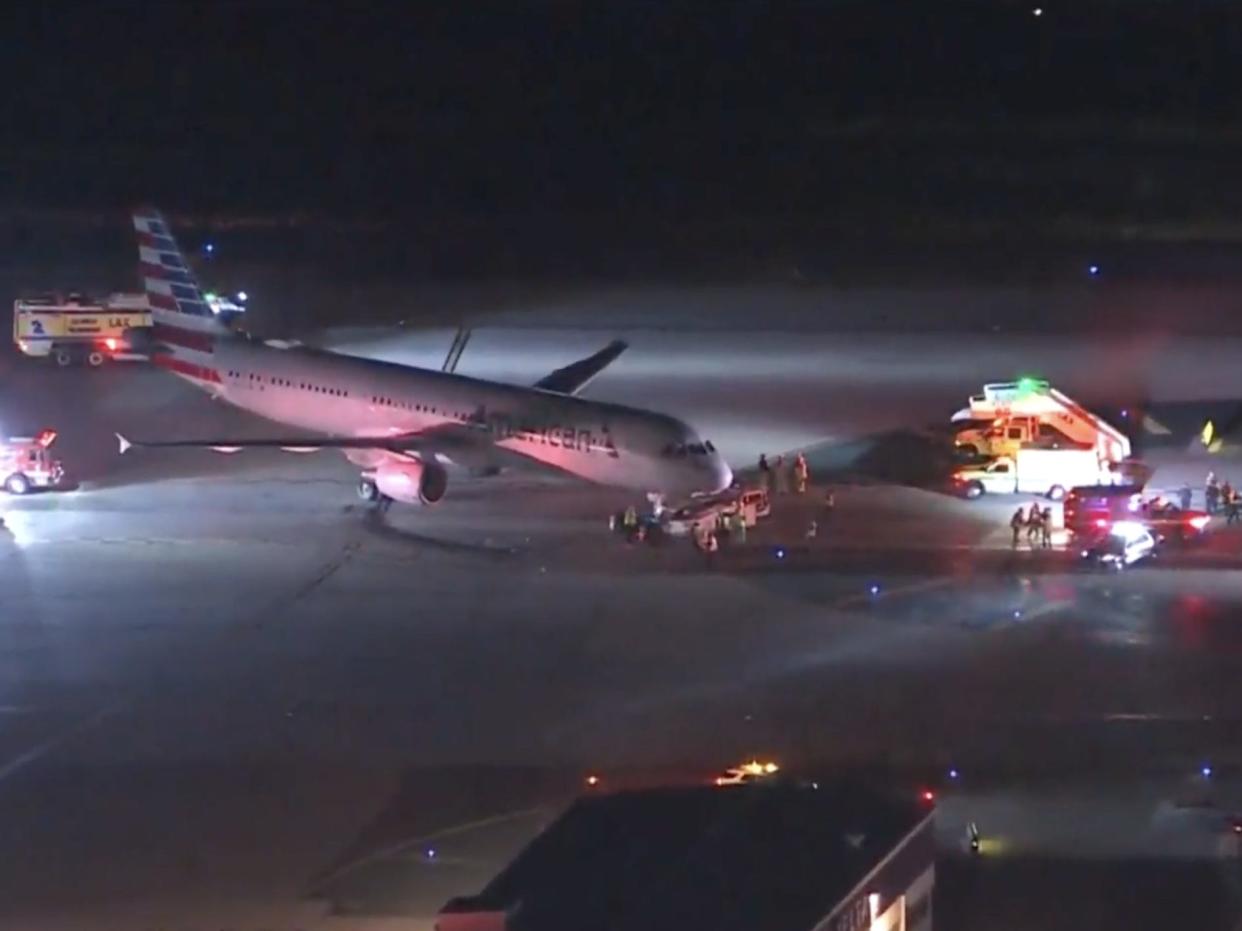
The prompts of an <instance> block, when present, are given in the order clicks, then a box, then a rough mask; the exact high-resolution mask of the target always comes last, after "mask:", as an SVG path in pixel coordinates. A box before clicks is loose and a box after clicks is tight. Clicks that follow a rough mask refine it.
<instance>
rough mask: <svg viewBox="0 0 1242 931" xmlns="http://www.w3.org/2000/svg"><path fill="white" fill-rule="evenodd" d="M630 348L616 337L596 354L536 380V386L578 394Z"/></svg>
mask: <svg viewBox="0 0 1242 931" xmlns="http://www.w3.org/2000/svg"><path fill="white" fill-rule="evenodd" d="M628 348H629V344H628V343H626V342H625V341H624V340H620V339H615V340H613V341H612V342H611V343H609V344H608V345H607V346H605V347H604V348H603V349H601V350H600V351H599V352H597V353H595V355H593V356H587V357H586V358H585V359H579V360H578V361H577V362H574V363H571V364H570V365H567V366H565V367H564V368H561V369H557V370H556V371H555V372H553V373H552V374H550V375H546V376H544V377H543V378H541V379H539V381H537V382H535V387H536V388H542V389H543V390H544V391H555V392H558V393H559V394H577V393H578V392H579V391H581V390H582V389H583V388H585V387H586V386H587V385H588V384H590V383H591V380H592V379H593V378H595V376H596V375H598V374H599V373H600V372H602V371H603V370H604V369H606V368H607V367H608V366H609V365H611V364H612V363H613V362H615V361H616V360H617V357H618V356H619V355H621V353H623V352H625V350H626V349H628Z"/></svg>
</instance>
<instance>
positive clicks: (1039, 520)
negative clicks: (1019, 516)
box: [1026, 504, 1044, 549]
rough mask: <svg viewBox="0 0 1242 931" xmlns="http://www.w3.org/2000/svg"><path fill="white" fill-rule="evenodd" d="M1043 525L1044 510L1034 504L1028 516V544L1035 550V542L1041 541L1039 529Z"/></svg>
mask: <svg viewBox="0 0 1242 931" xmlns="http://www.w3.org/2000/svg"><path fill="white" fill-rule="evenodd" d="M1043 523H1044V512H1043V509H1042V508H1040V506H1039V505H1038V504H1032V505H1031V509H1030V511H1028V512H1027V515H1026V542H1027V545H1028V546H1030V547H1031V549H1034V548H1035V542H1036V541H1037V540H1038V539H1039V528H1040V527H1042V526H1043Z"/></svg>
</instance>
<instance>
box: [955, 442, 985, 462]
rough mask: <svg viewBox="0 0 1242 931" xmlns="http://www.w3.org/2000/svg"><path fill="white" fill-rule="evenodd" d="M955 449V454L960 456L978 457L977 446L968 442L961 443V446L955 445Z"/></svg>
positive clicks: (966, 457) (965, 457)
mask: <svg viewBox="0 0 1242 931" xmlns="http://www.w3.org/2000/svg"><path fill="white" fill-rule="evenodd" d="M956 450H957V454H958V455H959V456H961V457H962V458H963V459H978V458H979V450H978V448H977V447H975V446H974V445H972V444H970V443H963V444H962V445H961V446H958V447H956Z"/></svg>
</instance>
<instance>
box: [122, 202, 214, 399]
mask: <svg viewBox="0 0 1242 931" xmlns="http://www.w3.org/2000/svg"><path fill="white" fill-rule="evenodd" d="M134 230H135V232H136V233H137V234H138V261H139V268H140V269H141V272H142V278H143V284H144V286H145V288H146V292H147V301H148V303H149V304H150V305H151V319H152V322H153V324H154V327H153V336H154V339H155V341H156V343H157V344H158V345H159V347H160V349H159V350H158V351H156V352H154V353H152V356H151V361H152V362H153V363H155V364H156V365H159V366H161V367H162V368H167V369H170V370H171V371H173V372H175V373H176V374H178V375H181V376H182V377H184V378H187V379H189V380H190V381H192V382H195V383H196V384H199V385H202V386H203V387H211V386H213V385H218V384H219V383H220V374H219V372H218V370H217V369H216V366H215V364H214V363H215V359H214V354H215V344H216V339H217V338H218V337H223V336H225V335H226V334H227V333H228V330H227V328H226V327H225V326H224V325H223V324H222V323H221V322H220V321H219V320H218V319H217V318H216V316H215V314H213V313H212V311H211V307H210V306H209V305H208V303H207V300H206V298H205V297H204V296H203V291H202V289H200V288H199V286H198V282H197V281H196V280H195V278H194V273H193V272H192V271H191V270H190V266H189V265H188V264H187V263H186V261H185V258H184V257H183V256H182V254H181V250H180V249H179V248H177V243H176V240H174V239H173V236H172V232H171V231H170V230H169V228H168V224H167V223H166V222H165V220H164V217H163V215H162V214H160V212H159V211H158V210H152V209H149V208H144V209H141V210H137V211H135V212H134Z"/></svg>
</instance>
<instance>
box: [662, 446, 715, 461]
mask: <svg viewBox="0 0 1242 931" xmlns="http://www.w3.org/2000/svg"><path fill="white" fill-rule="evenodd" d="M715 451H716V447H715V446H713V445H712V444H711V443H669V444H668V445H667V446H665V447H664V448H663V449H662V450H660V455H661V456H664V457H665V458H672V457H674V456H676V457H677V458H682V457H684V456H706V455H708V454H709V453H714V452H715Z"/></svg>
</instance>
